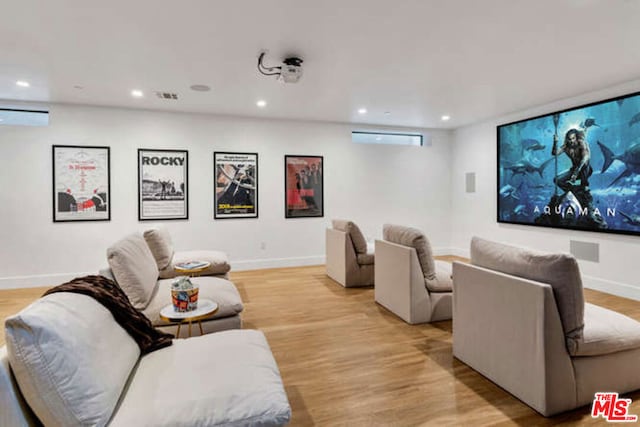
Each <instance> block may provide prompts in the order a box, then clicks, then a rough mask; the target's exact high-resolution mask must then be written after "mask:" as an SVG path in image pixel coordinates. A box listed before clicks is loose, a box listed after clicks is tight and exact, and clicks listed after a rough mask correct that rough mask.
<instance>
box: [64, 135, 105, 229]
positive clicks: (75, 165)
mask: <svg viewBox="0 0 640 427" xmlns="http://www.w3.org/2000/svg"><path fill="white" fill-rule="evenodd" d="M52 162H53V221H54V222H63V221H109V220H110V219H111V209H110V198H111V192H110V176H109V167H110V164H109V147H86V146H76V145H54V146H53V147H52Z"/></svg>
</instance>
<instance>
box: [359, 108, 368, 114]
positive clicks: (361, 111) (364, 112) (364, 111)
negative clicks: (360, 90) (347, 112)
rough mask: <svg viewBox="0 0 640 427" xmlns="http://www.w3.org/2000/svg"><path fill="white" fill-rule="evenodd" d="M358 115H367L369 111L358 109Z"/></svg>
mask: <svg viewBox="0 0 640 427" xmlns="http://www.w3.org/2000/svg"><path fill="white" fill-rule="evenodd" d="M358 114H367V109H366V108H360V109H358Z"/></svg>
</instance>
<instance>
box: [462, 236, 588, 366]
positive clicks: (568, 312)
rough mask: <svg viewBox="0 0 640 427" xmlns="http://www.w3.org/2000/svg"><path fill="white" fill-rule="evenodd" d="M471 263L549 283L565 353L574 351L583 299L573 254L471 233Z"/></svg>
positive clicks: (580, 324)
mask: <svg viewBox="0 0 640 427" xmlns="http://www.w3.org/2000/svg"><path fill="white" fill-rule="evenodd" d="M471 263H472V264H473V265H477V266H480V267H484V268H488V269H491V270H497V271H500V272H502V273H506V274H511V275H514V276H519V277H523V278H525V279H529V280H535V281H538V282H542V283H547V284H549V285H551V287H552V289H553V295H554V297H555V299H556V304H557V306H558V312H559V314H560V320H561V321H562V328H563V330H564V333H565V337H566V339H567V350H568V351H569V354H571V355H573V354H575V352H576V349H577V345H578V342H579V340H580V338H581V337H582V331H583V328H584V304H585V303H584V295H583V290H582V279H581V277H580V268H579V267H578V262H577V261H576V259H575V258H574V257H573V256H571V255H569V254H563V253H556V254H547V253H542V252H535V251H531V250H528V249H522V248H518V247H514V246H509V245H504V244H501V243H496V242H491V241H489V240H484V239H481V238H478V237H474V238H473V239H472V240H471Z"/></svg>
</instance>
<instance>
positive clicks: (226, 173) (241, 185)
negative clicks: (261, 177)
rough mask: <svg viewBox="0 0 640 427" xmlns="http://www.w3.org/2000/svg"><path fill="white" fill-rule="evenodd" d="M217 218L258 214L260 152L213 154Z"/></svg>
mask: <svg viewBox="0 0 640 427" xmlns="http://www.w3.org/2000/svg"><path fill="white" fill-rule="evenodd" d="M213 164H214V170H215V176H214V179H215V195H214V205H215V206H214V218H216V219H223V218H257V217H258V154H256V153H221V152H216V153H213Z"/></svg>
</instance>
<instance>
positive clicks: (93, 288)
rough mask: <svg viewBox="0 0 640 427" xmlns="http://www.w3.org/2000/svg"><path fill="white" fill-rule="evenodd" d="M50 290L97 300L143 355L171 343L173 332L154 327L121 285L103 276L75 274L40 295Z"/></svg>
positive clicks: (46, 293) (50, 291)
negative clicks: (70, 279)
mask: <svg viewBox="0 0 640 427" xmlns="http://www.w3.org/2000/svg"><path fill="white" fill-rule="evenodd" d="M54 292H75V293H78V294H83V295H87V296H90V297H92V298H93V299H95V300H96V301H98V302H99V303H100V304H102V305H103V306H105V308H107V309H108V310H109V311H110V312H111V314H113V317H114V318H115V319H116V322H118V323H119V324H120V326H122V327H123V328H124V330H125V331H127V333H128V334H129V335H131V337H132V338H133V339H134V340H135V341H136V342H137V343H138V346H139V347H140V352H141V353H142V354H143V355H144V354H147V353H151V352H152V351H155V350H158V349H161V348H163V347H168V346H170V345H171V344H172V338H173V335H171V334H166V333H164V332H161V331H159V330H157V329H155V328H154V327H153V326H152V325H151V321H150V320H149V319H148V318H147V317H146V316H145V315H144V314H142V313H140V312H139V311H138V310H136V309H135V308H134V307H133V305H131V302H129V298H127V295H126V294H125V293H124V291H123V290H122V288H120V286H118V285H117V284H116V283H115V282H114V281H112V280H109V279H107V278H106V277H103V276H85V277H78V278H76V279H73V280H72V281H70V282H67V283H64V284H62V285H59V286H56V287H55V288H51V289H49V290H48V291H47V292H45V294H44V295H43V296H45V295H49V294H52V293H54Z"/></svg>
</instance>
